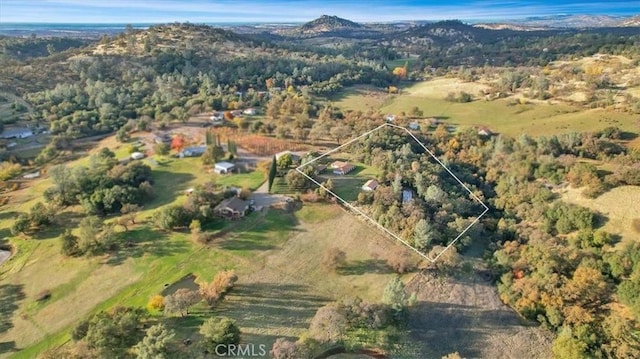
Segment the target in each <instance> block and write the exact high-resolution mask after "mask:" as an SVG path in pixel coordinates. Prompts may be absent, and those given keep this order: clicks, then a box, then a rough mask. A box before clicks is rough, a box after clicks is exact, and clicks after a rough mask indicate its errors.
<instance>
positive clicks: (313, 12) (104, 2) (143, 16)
mask: <svg viewBox="0 0 640 359" xmlns="http://www.w3.org/2000/svg"><path fill="white" fill-rule="evenodd" d="M639 13H640V0H628V1H622V0H605V1H593V0H446V1H443V0H308V1H304V0H0V24H1V23H11V22H40V23H132V24H141V23H166V22H175V21H179V22H186V21H188V22H192V23H225V22H229V23H231V22H262V23H269V22H272V23H297V22H305V21H309V20H313V19H314V18H317V17H319V16H320V15H323V14H327V15H337V16H340V17H344V18H347V19H349V20H353V21H359V22H386V21H395V20H443V19H459V20H468V21H473V20H478V21H482V20H508V19H521V18H525V17H530V16H547V15H560V14H597V15H635V14H639Z"/></svg>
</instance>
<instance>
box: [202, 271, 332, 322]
mask: <svg viewBox="0 0 640 359" xmlns="http://www.w3.org/2000/svg"><path fill="white" fill-rule="evenodd" d="M329 301H330V299H329V298H326V297H323V296H319V295H317V294H315V293H313V288H312V287H309V286H306V285H298V284H280V283H251V284H237V285H236V286H235V287H234V288H233V289H232V290H231V292H230V293H229V294H228V295H227V296H226V297H225V299H224V300H223V301H222V302H221V303H220V304H219V305H218V306H217V307H216V308H215V310H214V311H215V312H216V314H218V315H224V316H229V317H232V318H234V319H235V320H236V321H237V322H238V325H239V326H240V327H241V328H242V327H243V326H248V327H253V328H258V329H261V330H267V329H272V330H273V329H276V330H277V329H278V328H283V329H293V328H295V329H301V330H303V329H306V328H308V326H309V321H310V320H311V318H313V316H314V315H315V313H316V311H317V310H318V308H320V307H322V306H323V305H325V304H326V303H327V302H329Z"/></svg>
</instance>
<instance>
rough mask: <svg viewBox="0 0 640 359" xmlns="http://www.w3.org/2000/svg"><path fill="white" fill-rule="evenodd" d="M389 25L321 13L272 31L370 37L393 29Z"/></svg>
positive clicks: (301, 34) (285, 33)
mask: <svg viewBox="0 0 640 359" xmlns="http://www.w3.org/2000/svg"><path fill="white" fill-rule="evenodd" d="M393 30H394V29H393V27H389V26H380V25H376V26H366V25H362V24H358V23H356V22H353V21H351V20H347V19H343V18H340V17H337V16H330V15H322V16H320V17H319V18H317V19H315V20H312V21H309V22H307V23H305V24H302V25H301V26H299V27H296V28H292V29H291V28H285V29H279V30H276V31H275V32H274V33H276V34H279V35H283V36H287V37H300V38H309V37H329V36H336V37H342V38H363V37H365V38H371V37H378V36H380V35H381V34H382V33H383V32H385V31H393Z"/></svg>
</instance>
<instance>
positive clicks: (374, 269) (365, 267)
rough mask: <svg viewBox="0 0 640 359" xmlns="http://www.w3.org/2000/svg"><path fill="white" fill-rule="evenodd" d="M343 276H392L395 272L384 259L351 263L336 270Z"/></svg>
mask: <svg viewBox="0 0 640 359" xmlns="http://www.w3.org/2000/svg"><path fill="white" fill-rule="evenodd" d="M336 273H338V274H341V275H362V274H365V273H377V274H391V273H394V271H393V270H392V269H391V268H390V267H389V266H388V265H387V262H386V261H384V260H382V259H365V260H360V261H351V262H349V263H347V264H345V265H343V266H340V267H339V268H337V269H336Z"/></svg>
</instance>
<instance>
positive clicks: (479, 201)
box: [296, 123, 489, 263]
mask: <svg viewBox="0 0 640 359" xmlns="http://www.w3.org/2000/svg"><path fill="white" fill-rule="evenodd" d="M384 127H392V128H396V129H400V130H403V131H405V132H406V133H408V134H409V136H411V137H412V138H413V139H414V140H415V141H416V142H417V143H418V144H419V145H420V146H422V148H424V150H425V151H427V153H429V155H431V157H432V158H433V159H434V160H435V161H436V162H437V163H438V164H439V165H440V166H442V168H444V169H445V170H446V171H447V172H448V173H449V174H450V175H451V176H452V177H453V178H455V180H456V181H457V182H458V183H459V184H460V185H461V186H462V187H463V188H464V189H465V190H467V192H469V194H470V195H471V197H472V198H473V199H474V200H476V201H477V202H478V203H480V204H481V205H482V207H484V211H482V213H480V215H479V216H478V217H476V219H475V220H474V221H473V222H471V223H470V224H469V225H468V226H467V227H466V228H465V229H464V230H463V231H462V232H460V234H458V236H457V237H456V238H454V239H453V240H452V241H451V242H450V243H449V244H447V246H446V247H445V248H444V249H443V250H442V251H441V252H440V253H438V254H437V255H436V256H435V258H430V257H429V256H427V255H425V254H424V253H422V252H420V251H419V250H417V249H416V248H414V247H413V246H412V245H410V244H409V243H407V241H405V240H403V239H402V238H400V237H398V236H397V235H396V234H395V233H393V232H391V231H390V230H388V229H387V228H385V227H384V226H383V225H381V224H380V223H378V222H377V221H375V220H373V219H372V218H371V217H369V216H367V215H366V214H364V213H363V212H362V211H361V210H360V209H358V208H357V207H354V206H353V205H351V203H349V202H347V201H345V200H344V199H342V197H340V196H338V195H337V194H335V193H334V192H333V191H331V190H330V189H328V188H327V187H325V186H323V185H322V184H321V183H318V181H316V180H315V179H313V178H312V177H311V176H308V175H307V174H306V173H304V172H303V171H302V170H301V168H303V167H305V166H307V165H309V164H311V163H313V162H316V161H318V160H319V159H321V158H323V157H326V156H328V155H330V154H332V153H334V152H336V151H339V150H340V149H341V148H343V147H345V146H348V145H350V144H351V143H353V142H355V141H358V140H360V139H361V138H363V137H366V136H369V135H370V134H372V133H374V132H376V131H378V130H380V129H382V128H384ZM296 171H298V172H299V173H301V174H302V175H303V176H305V177H306V178H307V179H308V180H310V181H311V182H313V183H315V184H316V185H317V186H319V187H320V188H323V189H324V190H325V191H327V192H328V193H330V194H331V195H333V196H334V197H336V198H337V199H338V200H339V201H340V202H341V203H342V204H344V205H345V206H346V207H348V208H349V209H350V210H352V211H353V212H355V213H357V214H359V215H361V216H363V217H364V218H366V219H367V220H368V221H369V222H371V223H372V224H374V225H375V226H376V227H378V228H379V229H380V230H382V231H383V232H385V233H387V234H388V235H390V236H391V237H393V238H394V239H396V240H398V241H399V242H400V243H402V244H404V245H405V246H407V247H409V248H410V249H411V250H413V251H414V252H416V253H418V254H419V255H420V256H422V257H423V258H425V259H427V260H428V261H430V262H431V263H433V262H435V261H436V260H437V259H438V258H439V257H440V256H441V255H442V254H443V253H444V252H445V251H446V250H447V249H449V248H451V246H452V245H453V244H454V243H456V241H457V240H458V239H460V237H462V236H463V235H464V234H465V233H466V232H467V231H468V230H469V228H471V227H472V226H473V225H474V224H476V223H477V222H478V221H479V220H480V218H481V217H482V216H484V215H485V213H487V212H488V211H489V207H487V205H486V204H484V202H482V201H481V200H480V198H478V196H476V195H475V194H474V193H473V192H472V191H471V190H470V189H469V187H467V186H466V185H465V184H464V183H462V181H461V180H460V179H459V178H458V176H456V175H455V174H453V172H451V170H449V168H447V166H445V165H444V163H442V161H440V160H439V159H438V157H436V156H435V155H434V154H433V152H431V151H430V150H429V149H428V148H427V147H426V146H425V145H424V144H423V143H422V142H420V140H418V138H416V136H414V135H413V133H411V131H409V130H408V129H406V128H405V127H401V126H397V125H393V124H390V123H385V124H382V125H380V126H378V127H376V128H374V129H373V130H371V131H368V132H366V133H364V134H362V135H360V136H358V137H356V138H353V139H351V140H349V141H347V142H345V143H343V144H342V145H340V146H338V147H336V148H334V149H332V150H331V151H328V152H325V153H324V154H322V155H320V156H318V157H316V158H314V159H312V160H311V161H308V162H305V163H303V164H301V165H300V166H298V167H296Z"/></svg>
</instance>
